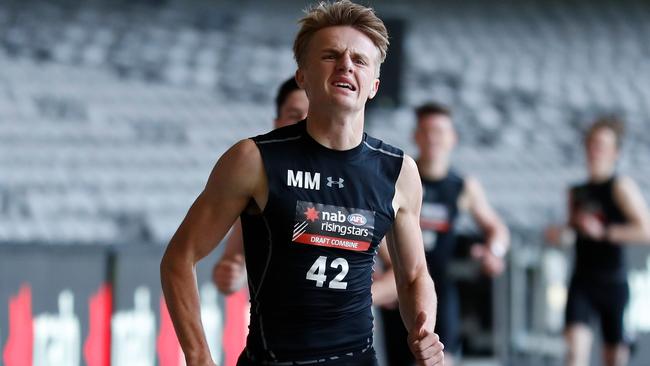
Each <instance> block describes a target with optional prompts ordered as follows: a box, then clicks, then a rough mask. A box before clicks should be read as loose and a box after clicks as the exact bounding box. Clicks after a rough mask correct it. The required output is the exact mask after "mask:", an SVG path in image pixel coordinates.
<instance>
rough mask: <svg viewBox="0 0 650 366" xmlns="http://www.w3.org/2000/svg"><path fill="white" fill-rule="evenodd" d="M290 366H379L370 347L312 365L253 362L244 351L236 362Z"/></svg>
mask: <svg viewBox="0 0 650 366" xmlns="http://www.w3.org/2000/svg"><path fill="white" fill-rule="evenodd" d="M285 365H286V366H292V365H304V366H379V364H378V362H377V357H376V355H375V350H374V349H373V348H372V347H371V348H369V349H368V350H366V351H364V352H359V353H356V354H354V355H352V356H348V355H342V356H340V357H339V358H338V359H336V360H327V361H322V362H318V361H314V362H312V363H309V362H305V361H294V362H292V361H280V362H271V361H254V360H252V359H251V357H249V356H248V354H247V353H246V350H244V352H242V354H241V355H240V356H239V359H238V360H237V366H285Z"/></svg>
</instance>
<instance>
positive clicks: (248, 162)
mask: <svg viewBox="0 0 650 366" xmlns="http://www.w3.org/2000/svg"><path fill="white" fill-rule="evenodd" d="M265 178H266V176H265V174H264V166H263V163H262V156H261V154H260V151H259V149H258V148H257V145H256V144H255V142H254V141H253V140H251V139H244V140H241V141H239V142H237V143H236V144H235V145H233V146H232V147H231V148H230V149H228V150H227V151H226V152H225V153H224V154H223V155H222V156H221V158H219V160H218V161H217V163H216V164H215V166H214V168H213V169H212V172H211V173H210V177H209V179H208V183H207V185H206V191H207V192H208V193H209V192H210V191H213V190H215V189H217V190H223V189H225V190H226V191H228V192H230V193H232V194H234V195H238V194H243V195H247V196H253V195H255V193H256V192H257V191H258V190H259V188H260V184H261V183H263V182H264V181H265Z"/></svg>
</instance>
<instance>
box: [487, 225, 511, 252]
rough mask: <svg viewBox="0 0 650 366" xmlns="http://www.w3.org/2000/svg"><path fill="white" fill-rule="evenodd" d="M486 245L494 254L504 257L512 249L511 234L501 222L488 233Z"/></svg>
mask: <svg viewBox="0 0 650 366" xmlns="http://www.w3.org/2000/svg"><path fill="white" fill-rule="evenodd" d="M486 245H487V246H488V249H490V252H492V254H494V255H496V256H498V257H502V256H503V255H504V254H505V253H506V252H507V251H508V248H509V247H510V232H509V231H508V228H507V227H506V226H505V225H504V224H503V223H501V222H499V223H497V224H495V225H493V227H492V228H491V229H490V230H487V232H486Z"/></svg>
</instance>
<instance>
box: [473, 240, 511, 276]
mask: <svg viewBox="0 0 650 366" xmlns="http://www.w3.org/2000/svg"><path fill="white" fill-rule="evenodd" d="M470 253H471V256H472V258H474V259H476V260H478V261H480V262H481V269H482V270H483V273H485V274H486V275H488V276H490V277H495V276H498V275H500V274H501V273H502V272H503V270H504V269H505V263H504V261H503V258H501V257H497V256H496V255H494V254H492V252H491V251H490V248H488V247H487V245H485V244H474V245H472V248H471V250H470Z"/></svg>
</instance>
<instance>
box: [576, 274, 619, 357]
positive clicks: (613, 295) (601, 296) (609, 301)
mask: <svg viewBox="0 0 650 366" xmlns="http://www.w3.org/2000/svg"><path fill="white" fill-rule="evenodd" d="M629 300H630V289H629V286H628V284H627V282H625V281H592V280H585V279H580V278H576V277H574V278H572V279H571V284H570V285H569V296H568V299H567V305H566V314H565V324H566V326H567V327H568V326H570V325H572V324H576V323H581V324H586V325H589V324H590V323H591V321H592V320H593V319H594V318H595V317H597V319H598V320H600V327H601V330H602V337H603V340H604V341H605V343H607V344H620V343H626V339H625V329H624V326H623V315H624V313H625V307H626V306H627V304H628V302H629Z"/></svg>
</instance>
